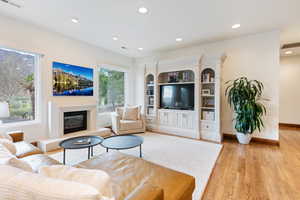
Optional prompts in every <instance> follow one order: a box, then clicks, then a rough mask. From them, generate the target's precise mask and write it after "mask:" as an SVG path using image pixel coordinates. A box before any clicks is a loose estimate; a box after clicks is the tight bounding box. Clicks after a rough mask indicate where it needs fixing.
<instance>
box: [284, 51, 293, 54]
mask: <svg viewBox="0 0 300 200" xmlns="http://www.w3.org/2000/svg"><path fill="white" fill-rule="evenodd" d="M285 54H286V55H291V54H293V52H292V51H286V52H285Z"/></svg>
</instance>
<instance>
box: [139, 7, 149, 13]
mask: <svg viewBox="0 0 300 200" xmlns="http://www.w3.org/2000/svg"><path fill="white" fill-rule="evenodd" d="M138 11H139V13H141V14H146V13H148V9H147V8H146V7H139V9H138Z"/></svg>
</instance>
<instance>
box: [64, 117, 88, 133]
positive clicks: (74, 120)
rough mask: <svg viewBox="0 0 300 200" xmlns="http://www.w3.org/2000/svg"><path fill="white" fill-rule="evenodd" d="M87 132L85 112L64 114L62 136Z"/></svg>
mask: <svg viewBox="0 0 300 200" xmlns="http://www.w3.org/2000/svg"><path fill="white" fill-rule="evenodd" d="M83 130H87V111H75V112H64V134H68V133H73V132H77V131H83Z"/></svg>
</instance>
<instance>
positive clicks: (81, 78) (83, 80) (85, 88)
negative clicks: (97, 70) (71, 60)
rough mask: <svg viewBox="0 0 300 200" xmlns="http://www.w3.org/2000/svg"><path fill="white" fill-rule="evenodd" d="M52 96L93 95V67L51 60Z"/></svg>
mask: <svg viewBox="0 0 300 200" xmlns="http://www.w3.org/2000/svg"><path fill="white" fill-rule="evenodd" d="M52 68H53V96H93V69H91V68H85V67H79V66H75V65H68V64H63V63H59V62H53V66H52Z"/></svg>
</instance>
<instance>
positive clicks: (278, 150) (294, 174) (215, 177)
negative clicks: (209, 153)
mask: <svg viewBox="0 0 300 200" xmlns="http://www.w3.org/2000/svg"><path fill="white" fill-rule="evenodd" d="M233 199H234V200H268V199H270V200H300V129H299V128H298V129H297V128H281V129H280V147H278V146H274V145H266V144H257V143H251V145H240V144H238V143H237V142H236V141H234V140H225V142H224V148H223V151H222V153H221V155H220V157H219V159H218V161H217V163H216V166H215V169H214V171H213V174H212V176H211V178H210V181H209V184H208V185H207V188H206V190H205V193H204V195H203V198H202V200H233Z"/></svg>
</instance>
